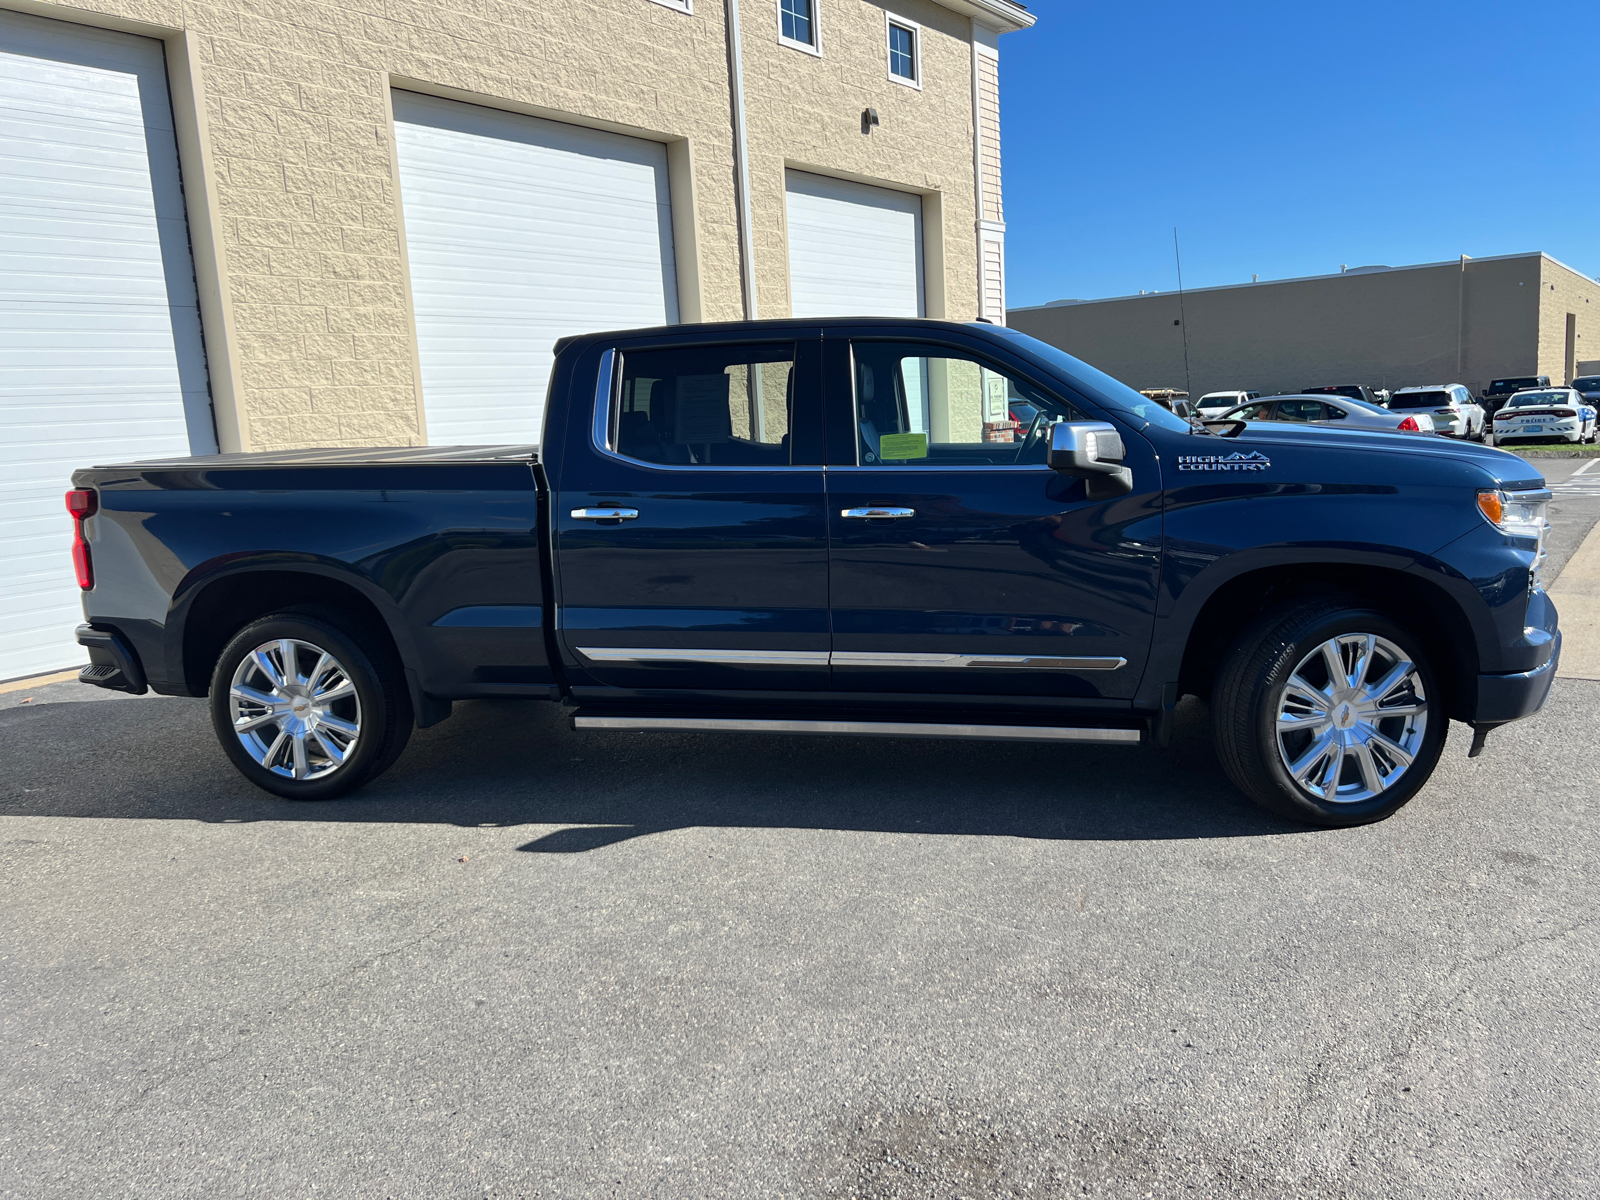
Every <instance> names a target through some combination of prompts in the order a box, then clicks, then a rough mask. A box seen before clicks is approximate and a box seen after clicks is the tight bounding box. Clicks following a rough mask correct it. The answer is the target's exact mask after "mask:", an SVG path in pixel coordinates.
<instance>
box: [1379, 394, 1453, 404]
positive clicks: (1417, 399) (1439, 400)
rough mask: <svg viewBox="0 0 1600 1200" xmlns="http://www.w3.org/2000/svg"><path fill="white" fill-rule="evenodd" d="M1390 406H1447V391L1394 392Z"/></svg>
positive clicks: (1448, 397)
mask: <svg viewBox="0 0 1600 1200" xmlns="http://www.w3.org/2000/svg"><path fill="white" fill-rule="evenodd" d="M1389 407H1390V408H1449V407H1450V393H1449V392H1396V393H1395V394H1394V398H1393V399H1392V400H1390V401H1389Z"/></svg>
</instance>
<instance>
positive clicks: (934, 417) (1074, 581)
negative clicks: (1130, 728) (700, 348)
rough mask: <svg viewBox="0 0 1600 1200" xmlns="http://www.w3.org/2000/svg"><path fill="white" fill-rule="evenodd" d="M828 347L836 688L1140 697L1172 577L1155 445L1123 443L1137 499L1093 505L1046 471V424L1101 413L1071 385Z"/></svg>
mask: <svg viewBox="0 0 1600 1200" xmlns="http://www.w3.org/2000/svg"><path fill="white" fill-rule="evenodd" d="M828 334H829V337H828V340H827V341H826V342H825V349H826V361H827V375H826V379H827V388H828V440H829V452H828V458H829V466H828V521H829V526H830V536H831V546H832V550H831V560H830V579H831V583H830V589H831V604H832V619H833V630H834V640H833V658H832V663H833V686H834V688H835V689H836V690H839V691H853V692H875V693H895V694H898V695H901V696H911V695H921V694H927V693H946V694H948V693H957V694H965V695H972V696H991V697H997V696H1016V697H1057V698H1069V699H1068V700H1067V702H1068V703H1070V698H1073V697H1078V698H1083V699H1096V700H1103V699H1107V698H1115V699H1131V698H1132V696H1133V694H1134V691H1135V689H1136V687H1137V685H1138V683H1139V678H1140V675H1141V673H1142V671H1143V669H1144V664H1145V659H1146V656H1147V653H1148V650H1149V645H1150V639H1151V635H1152V628H1153V623H1154V615H1155V606H1156V594H1157V584H1158V578H1157V576H1158V570H1159V565H1160V537H1161V482H1160V479H1161V470H1160V465H1159V464H1158V462H1157V461H1156V458H1155V454H1154V451H1153V450H1152V448H1151V446H1150V444H1149V443H1148V442H1147V441H1145V439H1143V438H1142V437H1140V436H1139V435H1138V434H1136V433H1131V432H1128V431H1125V432H1124V441H1125V443H1126V445H1127V449H1128V459H1127V463H1128V465H1129V466H1130V467H1131V468H1132V471H1133V479H1134V489H1133V492H1132V494H1131V495H1125V496H1121V497H1117V498H1114V499H1105V500H1091V499H1089V498H1088V496H1087V494H1086V484H1085V482H1084V481H1083V480H1081V479H1072V478H1069V477H1067V476H1064V475H1059V474H1057V473H1056V472H1054V471H1052V470H1050V468H1049V467H1048V466H1047V465H1046V464H1045V457H1046V449H1047V446H1048V440H1049V435H1048V428H1047V427H1048V425H1049V423H1050V422H1052V421H1054V420H1058V419H1068V420H1084V419H1103V416H1102V415H1101V414H1096V413H1091V412H1086V411H1083V410H1082V409H1081V408H1078V407H1075V404H1074V402H1073V401H1072V400H1071V399H1070V397H1068V396H1066V395H1064V394H1063V390H1062V389H1060V388H1059V387H1058V386H1052V387H1047V386H1042V385H1041V384H1039V383H1038V382H1036V381H1035V380H1033V379H1030V378H1028V377H1027V376H1025V375H1024V374H1023V373H1022V372H1021V371H1019V370H1018V369H1016V368H1014V367H1007V366H1005V365H1004V364H1002V363H1000V362H998V361H996V360H995V359H993V358H991V357H987V356H986V354H985V353H984V352H983V351H982V350H978V349H976V348H972V349H968V348H963V347H961V346H959V345H954V344H930V343H927V342H921V341H909V340H904V339H898V340H893V341H891V340H876V339H873V338H871V337H870V336H858V337H854V338H852V339H850V341H849V342H848V343H844V342H842V341H835V340H834V339H833V337H832V334H833V330H831V329H830V330H829V331H828ZM1019 401H1020V402H1021V403H1019ZM1013 413H1016V414H1021V415H1026V416H1028V423H1027V424H1026V425H1023V424H1022V423H1021V422H1020V421H1018V420H1014V419H1013V417H1012V414H1013Z"/></svg>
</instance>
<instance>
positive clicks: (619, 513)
mask: <svg viewBox="0 0 1600 1200" xmlns="http://www.w3.org/2000/svg"><path fill="white" fill-rule="evenodd" d="M638 515H639V510H638V509H637V508H575V509H573V510H572V519H573V520H574V521H632V520H634V519H635V518H637V517H638Z"/></svg>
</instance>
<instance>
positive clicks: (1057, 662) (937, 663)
mask: <svg viewBox="0 0 1600 1200" xmlns="http://www.w3.org/2000/svg"><path fill="white" fill-rule="evenodd" d="M831 661H832V664H833V665H834V666H836V667H879V668H882V667H986V668H999V669H1001V670H1025V671H1115V670H1116V669H1117V668H1118V667H1125V666H1127V665H1128V660H1127V659H1125V658H1118V657H1115V656H1109V657H1102V656H1097V655H1059V654H894V653H882V654H880V653H871V654H867V653H860V652H857V651H854V650H835V651H834V652H833V657H832V660H831Z"/></svg>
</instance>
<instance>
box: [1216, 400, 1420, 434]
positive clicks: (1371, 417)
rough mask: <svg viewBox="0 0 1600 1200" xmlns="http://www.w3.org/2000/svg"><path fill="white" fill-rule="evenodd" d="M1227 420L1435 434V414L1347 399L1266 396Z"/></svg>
mask: <svg viewBox="0 0 1600 1200" xmlns="http://www.w3.org/2000/svg"><path fill="white" fill-rule="evenodd" d="M1222 419H1223V420H1228V421H1293V422H1295V423H1297V424H1301V425H1326V426H1329V427H1330V428H1344V429H1396V430H1401V431H1403V432H1406V433H1432V432H1433V431H1434V424H1433V415H1432V414H1431V413H1426V412H1390V411H1389V410H1388V409H1387V408H1379V407H1378V406H1377V405H1376V404H1368V403H1367V402H1366V401H1364V400H1352V399H1351V398H1350V397H1348V396H1327V395H1324V396H1267V397H1264V398H1263V399H1260V400H1257V401H1255V402H1254V403H1252V404H1241V405H1239V406H1238V407H1237V408H1230V409H1229V410H1228V411H1227V412H1226V413H1224V414H1223V418H1222Z"/></svg>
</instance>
